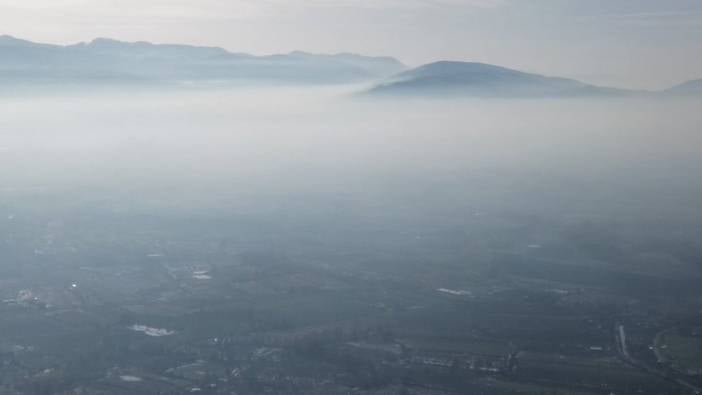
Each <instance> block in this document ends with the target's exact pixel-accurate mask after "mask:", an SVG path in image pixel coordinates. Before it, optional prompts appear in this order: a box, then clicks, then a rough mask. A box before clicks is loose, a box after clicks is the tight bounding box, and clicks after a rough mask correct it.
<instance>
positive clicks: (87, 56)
mask: <svg viewBox="0 0 702 395" xmlns="http://www.w3.org/2000/svg"><path fill="white" fill-rule="evenodd" d="M405 68H406V67H405V66H404V65H403V64H402V63H400V62H399V61H398V60H396V59H393V58H390V57H371V56H362V55H356V54H349V53H341V54H333V55H317V54H310V53H306V52H299V51H298V52H292V53H289V54H280V55H268V56H255V55H250V54H244V53H233V52H229V51H227V50H225V49H222V48H217V47H198V46H191V45H177V44H152V43H149V42H123V41H117V40H112V39H108V38H98V39H95V40H93V41H91V42H88V43H79V44H75V45H67V46H61V45H50V44H39V43H34V42H31V41H26V40H21V39H18V38H15V37H12V36H7V35H5V36H0V82H1V83H3V84H8V83H10V84H11V83H18V84H26V83H95V82H109V83H128V82H135V83H147V82H164V83H165V82H187V81H194V82H198V81H216V82H217V81H219V82H227V81H247V80H248V81H251V80H253V81H266V80H267V81H273V82H281V81H282V82H288V83H302V84H315V83H317V84H334V83H352V82H363V81H372V80H378V79H381V78H384V77H388V76H390V75H393V74H396V73H398V72H400V71H402V70H404V69H405Z"/></svg>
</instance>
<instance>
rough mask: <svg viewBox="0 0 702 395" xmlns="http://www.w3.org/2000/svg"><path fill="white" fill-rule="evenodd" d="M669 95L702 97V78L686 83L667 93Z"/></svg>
mask: <svg viewBox="0 0 702 395" xmlns="http://www.w3.org/2000/svg"><path fill="white" fill-rule="evenodd" d="M665 93H666V94H668V95H685V96H702V78H700V79H698V80H692V81H687V82H684V83H682V84H680V85H676V86H674V87H672V88H670V89H668V90H666V91H665Z"/></svg>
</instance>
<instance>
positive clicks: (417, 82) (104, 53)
mask: <svg viewBox="0 0 702 395" xmlns="http://www.w3.org/2000/svg"><path fill="white" fill-rule="evenodd" d="M232 82H233V83H238V82H242V83H243V82H245V83H257V82H265V83H284V84H346V83H361V82H362V83H367V84H374V86H373V87H372V88H371V89H369V90H367V91H365V92H363V94H365V95H371V96H395V97H397V96H426V97H436V96H446V97H456V96H464V97H602V96H606V97H612V96H695V95H699V96H702V79H700V80H693V81H688V82H685V83H683V84H680V85H678V86H675V87H672V88H670V89H667V90H664V91H659V92H651V91H637V90H627V89H617V88H609V87H603V86H597V85H592V84H588V83H584V82H580V81H577V80H574V79H568V78H559V77H548V76H543V75H539V74H533V73H527V72H523V71H518V70H513V69H509V68H505V67H501V66H495V65H490V64H485V63H473V62H457V61H439V62H435V63H430V64H426V65H423V66H420V67H417V68H414V69H409V70H408V69H407V67H406V66H405V65H403V64H402V63H401V62H400V61H398V60H397V59H394V58H392V57H371V56H362V55H356V54H350V53H340V54H333V55H324V54H311V53H306V52H299V51H296V52H291V53H287V54H278V55H266V56H256V55H251V54H246V53H236V52H230V51H227V50H225V49H223V48H218V47H200V46H192V45H179V44H152V43H149V42H143V41H141V42H123V41H117V40H112V39H107V38H98V39H95V40H93V41H91V42H87V43H78V44H74V45H65V46H64V45H52V44H40V43H35V42H31V41H27V40H22V39H18V38H15V37H12V36H7V35H4V36H0V89H2V88H3V87H7V86H17V85H20V86H27V85H66V84H69V85H70V84H78V85H86V84H87V85H94V84H105V85H107V84H130V83H131V84H186V83H232Z"/></svg>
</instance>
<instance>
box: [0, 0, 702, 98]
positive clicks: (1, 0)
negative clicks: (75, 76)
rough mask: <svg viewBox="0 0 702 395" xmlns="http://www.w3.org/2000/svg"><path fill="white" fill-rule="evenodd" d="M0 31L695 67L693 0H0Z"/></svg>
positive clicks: (417, 56)
mask: <svg viewBox="0 0 702 395" xmlns="http://www.w3.org/2000/svg"><path fill="white" fill-rule="evenodd" d="M0 34H9V35H13V36H16V37H20V38H24V39H29V40H33V41H41V42H48V43H56V44H72V43H76V42H81V41H90V40H92V39H93V38H95V37H110V38H115V39H120V40H127V41H151V42H158V43H184V44H195V45H210V46H220V47H223V48H226V49H228V50H231V51H235V52H248V53H254V54H269V53H281V52H290V51H293V50H304V51H309V52H320V53H336V52H355V53H361V54H368V55H388V56H394V57H397V58H398V59H400V60H401V61H403V62H405V63H406V64H408V65H410V66H416V65H420V64H423V63H428V62H432V61H436V60H466V61H479V62H486V63H492V64H498V65H502V66H507V67H512V68H517V69H521V70H525V71H531V72H538V73H543V74H547V75H557V76H564V77H572V78H578V79H581V80H583V81H586V82H591V83H598V84H606V85H612V86H618V87H630V88H650V89H657V88H663V87H667V86H670V85H674V84H676V83H679V82H682V81H685V80H690V79H696V78H702V1H700V0H0Z"/></svg>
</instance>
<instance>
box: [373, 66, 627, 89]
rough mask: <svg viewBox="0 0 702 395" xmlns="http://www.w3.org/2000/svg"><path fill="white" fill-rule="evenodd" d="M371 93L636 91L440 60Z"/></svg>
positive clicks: (385, 84)
mask: <svg viewBox="0 0 702 395" xmlns="http://www.w3.org/2000/svg"><path fill="white" fill-rule="evenodd" d="M369 93H370V94H374V95H419V96H422V95H426V96H443V95H446V96H477V97H552V96H610V95H632V94H635V93H636V92H634V91H627V90H621V89H615V88H605V87H599V86H595V85H589V84H586V83H583V82H580V81H576V80H572V79H567V78H557V77H546V76H543V75H538V74H531V73H525V72H522V71H518V70H513V69H508V68H505V67H500V66H494V65H490V64H484V63H470V62H451V61H441V62H436V63H431V64H427V65H424V66H420V67H418V68H415V69H412V70H408V71H405V72H402V73H400V74H398V75H395V76H394V77H391V78H389V79H388V80H387V81H386V82H384V83H381V84H379V85H377V86H376V87H374V88H373V89H371V90H370V91H369Z"/></svg>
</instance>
